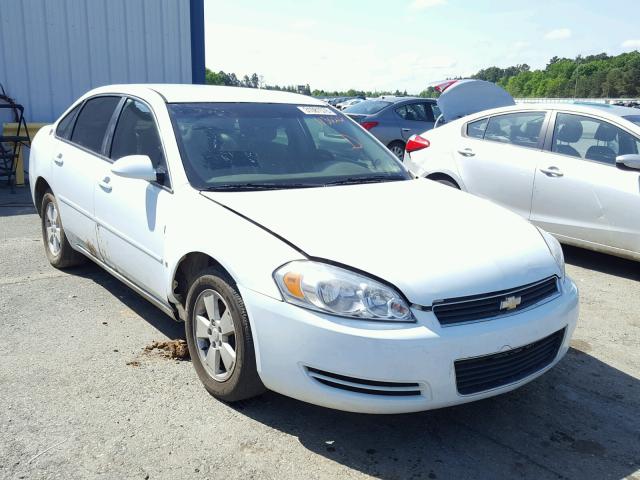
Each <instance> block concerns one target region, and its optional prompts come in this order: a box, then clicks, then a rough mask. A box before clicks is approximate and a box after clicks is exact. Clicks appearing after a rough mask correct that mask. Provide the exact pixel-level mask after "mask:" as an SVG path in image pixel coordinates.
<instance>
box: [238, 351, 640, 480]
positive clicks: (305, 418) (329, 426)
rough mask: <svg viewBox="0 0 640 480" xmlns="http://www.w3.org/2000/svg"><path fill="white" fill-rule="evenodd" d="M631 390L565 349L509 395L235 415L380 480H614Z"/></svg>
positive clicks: (625, 381) (624, 446)
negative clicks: (375, 411)
mask: <svg viewBox="0 0 640 480" xmlns="http://www.w3.org/2000/svg"><path fill="white" fill-rule="evenodd" d="M639 398H640V382H639V381H638V379H635V378H633V377H631V376H629V375H627V374H625V373H623V372H621V371H620V370H617V369H615V368H613V367H611V366H609V365H607V364H606V363H603V362H601V361H600V360H598V359H596V358H594V357H592V356H590V355H588V354H585V353H582V352H580V351H578V350H575V349H571V350H570V352H569V353H568V355H567V357H566V358H565V359H564V360H563V361H562V362H561V363H560V364H559V365H558V366H556V367H555V368H554V369H553V370H552V371H550V372H548V373H547V374H546V375H544V376H543V377H541V378H540V379H538V380H536V381H534V382H532V383H531V384H529V385H527V386H524V387H523V388H521V389H519V390H516V391H515V392H512V393H509V394H506V395H502V396H498V397H494V398H492V399H487V400H482V401H479V402H476V403H470V404H466V405H462V406H457V407H451V408H445V409H441V410H434V411H430V412H423V413H418V414H407V415H391V416H376V415H360V414H352V413H345V412H339V411H334V410H329V409H324V408H321V407H315V406H312V405H308V404H304V403H302V402H298V401H296V400H292V399H289V398H286V397H284V396H280V395H278V394H275V393H268V394H266V395H264V396H263V397H260V398H258V399H255V400H251V401H248V402H247V403H246V404H244V405H241V406H237V407H236V408H237V409H238V410H240V411H241V412H242V413H243V414H245V415H248V416H249V417H251V418H253V419H255V420H257V421H259V422H261V423H263V424H265V425H268V426H270V427H273V428H275V429H277V430H280V431H283V432H285V433H287V434H289V435H294V436H296V437H297V438H298V439H299V441H300V443H301V444H302V445H304V446H305V447H306V448H307V449H309V450H310V451H312V452H314V453H316V454H318V455H321V456H323V457H326V458H327V459H330V460H332V461H335V462H338V463H340V464H343V465H345V466H346V467H349V468H352V469H355V470H358V471H360V472H362V473H365V474H368V475H372V476H374V477H378V478H383V479H409V478H429V479H435V478H440V479H445V478H456V479H459V478H479V479H480V478H487V479H502V478H504V479H507V478H509V479H510V478H517V477H520V478H555V479H566V478H571V479H573V478H576V479H622V478H624V477H626V476H628V475H631V474H633V473H634V472H636V471H637V470H638V469H640V449H639V445H640V415H639V412H640V408H639V406H638V399H639Z"/></svg>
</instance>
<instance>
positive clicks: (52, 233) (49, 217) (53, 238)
mask: <svg viewBox="0 0 640 480" xmlns="http://www.w3.org/2000/svg"><path fill="white" fill-rule="evenodd" d="M44 222H45V228H46V231H47V248H48V249H49V251H50V252H51V254H52V255H54V256H58V255H59V254H60V249H61V248H62V236H61V234H60V224H59V218H58V208H57V207H56V205H55V203H53V202H49V203H48V204H47V209H46V211H45V219H44Z"/></svg>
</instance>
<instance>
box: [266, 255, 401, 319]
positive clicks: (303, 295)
mask: <svg viewBox="0 0 640 480" xmlns="http://www.w3.org/2000/svg"><path fill="white" fill-rule="evenodd" d="M273 276H274V278H275V281H276V284H277V285H278V288H279V289H280V292H282V296H283V297H284V299H285V300H286V301H287V302H289V303H293V304H294V305H299V306H301V307H306V308H310V309H313V310H318V311H321V312H326V313H331V314H333V315H340V316H344V317H351V318H358V319H366V320H384V321H397V322H408V321H413V315H412V314H411V310H410V309H409V305H407V302H406V301H405V300H404V299H403V298H402V296H401V295H400V294H399V293H398V292H396V291H394V290H393V289H392V288H389V287H388V286H386V285H384V284H382V283H380V282H377V281H375V280H373V279H371V278H368V277H365V276H363V275H359V274H357V273H354V272H351V271H349V270H346V269H344V268H339V267H334V266H332V265H328V264H325V263H320V262H312V261H306V260H302V261H295V262H291V263H287V264H286V265H283V266H282V267H280V268H279V269H278V270H276V271H275V272H274V275H273Z"/></svg>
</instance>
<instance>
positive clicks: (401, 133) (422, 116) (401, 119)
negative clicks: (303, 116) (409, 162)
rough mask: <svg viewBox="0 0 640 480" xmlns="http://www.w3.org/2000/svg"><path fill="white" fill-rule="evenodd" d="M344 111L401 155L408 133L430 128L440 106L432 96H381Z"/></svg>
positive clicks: (418, 132) (400, 156)
mask: <svg viewBox="0 0 640 480" xmlns="http://www.w3.org/2000/svg"><path fill="white" fill-rule="evenodd" d="M344 113H345V114H347V115H349V116H350V117H351V118H353V119H354V120H355V121H356V122H358V123H359V124H360V125H362V126H363V127H364V128H366V129H367V130H369V131H370V132H371V133H372V134H373V135H374V136H375V137H376V138H377V139H378V140H380V141H381V142H382V143H384V144H385V145H386V146H387V148H389V150H391V151H392V152H393V153H394V154H395V155H396V156H397V157H398V158H400V159H402V158H403V156H404V148H405V144H406V142H407V140H408V139H409V137H410V136H411V135H418V134H420V133H422V132H424V131H426V130H429V129H431V128H433V126H434V124H435V121H436V120H437V118H438V117H439V116H440V109H439V108H438V105H437V104H436V101H435V100H433V99H428V98H416V97H386V96H385V97H380V98H375V99H371V100H365V101H364V102H360V103H358V104H356V105H353V106H351V107H349V108H346V109H345V110H344Z"/></svg>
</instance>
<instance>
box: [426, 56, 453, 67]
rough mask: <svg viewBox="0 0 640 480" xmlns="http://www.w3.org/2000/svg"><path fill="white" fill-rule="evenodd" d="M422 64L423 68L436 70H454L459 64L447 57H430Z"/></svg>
mask: <svg viewBox="0 0 640 480" xmlns="http://www.w3.org/2000/svg"><path fill="white" fill-rule="evenodd" d="M420 63H421V66H422V67H423V68H431V69H434V70H439V69H447V68H453V67H455V66H456V65H457V64H458V62H457V61H456V60H455V59H454V58H451V57H447V56H445V55H438V56H435V57H429V58H426V59H424V61H422V62H420Z"/></svg>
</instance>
